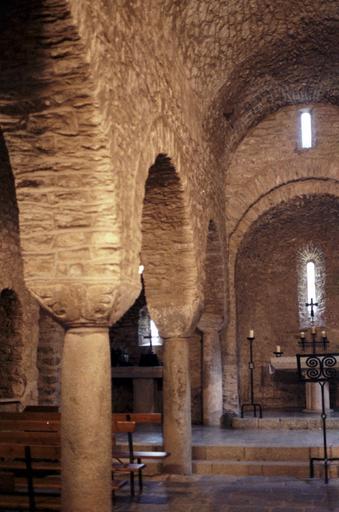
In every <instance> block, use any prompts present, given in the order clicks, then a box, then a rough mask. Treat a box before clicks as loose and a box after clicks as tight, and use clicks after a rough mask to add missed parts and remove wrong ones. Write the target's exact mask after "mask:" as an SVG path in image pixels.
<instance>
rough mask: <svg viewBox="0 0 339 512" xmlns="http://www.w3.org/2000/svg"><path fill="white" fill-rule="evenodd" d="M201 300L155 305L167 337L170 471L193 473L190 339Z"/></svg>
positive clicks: (166, 416) (166, 408)
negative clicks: (159, 306) (174, 304)
mask: <svg viewBox="0 0 339 512" xmlns="http://www.w3.org/2000/svg"><path fill="white" fill-rule="evenodd" d="M200 308H201V304H200V302H199V300H197V301H195V302H192V303H190V304H186V305H177V306H167V307H161V308H156V307H152V308H151V316H152V318H153V319H154V321H155V323H156V325H157V327H158V329H159V332H160V334H161V336H162V337H163V338H164V340H165V341H164V356H163V357H164V381H163V404H164V405H163V407H164V420H163V431H164V445H165V450H166V451H168V452H170V456H169V457H168V458H167V459H166V460H165V463H164V468H165V471H167V472H169V473H176V474H184V475H190V474H191V473H192V425H191V383H190V365H189V342H190V336H191V334H192V333H193V332H194V330H195V327H196V325H197V322H198V318H199V316H200Z"/></svg>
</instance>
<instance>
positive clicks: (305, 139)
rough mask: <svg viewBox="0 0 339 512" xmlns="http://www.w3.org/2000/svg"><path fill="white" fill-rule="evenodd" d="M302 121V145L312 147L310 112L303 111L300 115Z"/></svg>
mask: <svg viewBox="0 0 339 512" xmlns="http://www.w3.org/2000/svg"><path fill="white" fill-rule="evenodd" d="M300 123H301V147H302V148H305V149H307V148H311V147H312V117H311V113H310V112H302V113H301V115H300Z"/></svg>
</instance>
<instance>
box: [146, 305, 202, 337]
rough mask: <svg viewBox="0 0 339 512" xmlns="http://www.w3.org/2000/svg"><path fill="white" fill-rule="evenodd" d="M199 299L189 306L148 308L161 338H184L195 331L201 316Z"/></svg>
mask: <svg viewBox="0 0 339 512" xmlns="http://www.w3.org/2000/svg"><path fill="white" fill-rule="evenodd" d="M201 308H202V302H201V301H200V300H199V299H196V300H194V301H192V302H191V303H189V304H183V305H180V304H178V305H164V306H152V305H150V306H149V311H150V315H151V317H152V319H153V320H154V322H155V324H156V326H157V328H158V330H159V332H160V335H161V336H162V337H163V338H186V337H189V336H190V335H191V334H192V333H193V332H194V330H195V328H196V326H197V322H198V319H199V316H200V314H201Z"/></svg>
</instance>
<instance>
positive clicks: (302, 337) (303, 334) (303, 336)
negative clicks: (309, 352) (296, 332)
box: [300, 331, 305, 339]
mask: <svg viewBox="0 0 339 512" xmlns="http://www.w3.org/2000/svg"><path fill="white" fill-rule="evenodd" d="M300 338H301V339H304V338H305V333H304V331H301V332H300Z"/></svg>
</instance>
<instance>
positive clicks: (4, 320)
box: [0, 288, 26, 398]
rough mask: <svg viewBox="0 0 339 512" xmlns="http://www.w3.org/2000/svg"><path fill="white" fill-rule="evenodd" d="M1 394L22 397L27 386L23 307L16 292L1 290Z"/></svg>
mask: <svg viewBox="0 0 339 512" xmlns="http://www.w3.org/2000/svg"><path fill="white" fill-rule="evenodd" d="M0 326H1V328H0V376H1V377H0V394H1V397H2V398H21V397H22V395H23V394H24V391H25V388H26V379H25V375H24V374H23V373H22V371H21V370H20V366H21V364H22V345H23V332H22V308H21V304H20V302H19V300H18V297H17V295H16V293H15V292H14V291H13V290H10V289H9V288H5V289H3V290H1V292H0Z"/></svg>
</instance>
